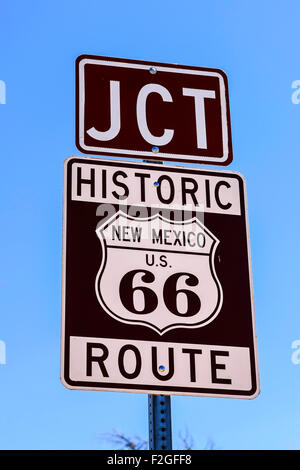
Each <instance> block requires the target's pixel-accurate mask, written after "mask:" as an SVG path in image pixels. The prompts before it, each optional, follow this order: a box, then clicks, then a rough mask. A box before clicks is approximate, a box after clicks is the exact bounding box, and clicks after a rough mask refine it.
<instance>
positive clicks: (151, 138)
mask: <svg viewBox="0 0 300 470" xmlns="http://www.w3.org/2000/svg"><path fill="white" fill-rule="evenodd" d="M150 93H158V94H159V95H160V96H161V97H162V99H163V101H168V102H172V101H173V100H172V96H171V95H170V93H169V91H168V90H167V89H166V88H165V87H163V86H162V85H157V84H156V83H149V84H148V85H145V86H143V88H142V89H141V90H140V92H139V94H138V97H137V103H136V115H137V123H138V126H139V130H140V133H141V134H142V136H143V137H144V139H145V140H146V141H147V142H149V144H152V145H166V144H168V143H169V142H170V141H171V140H172V138H173V135H174V131H173V129H164V133H163V135H162V136H161V137H156V136H155V135H153V134H151V132H150V130H149V127H148V124H147V115H146V101H147V98H148V96H149V95H150Z"/></svg>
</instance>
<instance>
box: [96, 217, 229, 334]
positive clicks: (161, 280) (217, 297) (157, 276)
mask: <svg viewBox="0 0 300 470" xmlns="http://www.w3.org/2000/svg"><path fill="white" fill-rule="evenodd" d="M97 235H98V237H99V239H100V242H101V246H102V262H101V266H100V268H99V272H98V275H97V278H96V294H97V297H98V300H99V302H100V304H101V306H102V307H103V308H104V309H105V311H106V312H107V313H108V314H109V315H111V316H112V317H114V318H115V319H117V320H119V321H121V322H124V323H135V324H140V325H144V326H147V327H149V328H152V329H154V330H156V331H157V332H158V333H159V334H160V335H163V334H164V333H165V332H166V331H169V330H171V329H173V328H178V327H181V328H195V327H200V326H204V325H206V324H208V323H210V322H211V321H213V320H214V318H216V316H217V315H218V313H219V311H220V308H221V306H222V299H223V295H222V288H221V285H220V282H219V280H218V278H217V275H216V272H215V267H214V255H215V251H216V248H217V245H218V243H219V240H217V238H216V237H215V236H214V235H213V234H212V233H211V232H210V231H209V230H208V229H207V228H206V227H205V226H204V225H203V224H202V223H201V222H200V220H198V219H197V218H196V217H193V218H190V219H188V220H184V221H171V220H168V219H166V218H165V217H163V216H161V215H160V214H159V213H157V214H155V215H153V216H151V217H147V218H143V219H141V218H135V217H132V216H129V215H128V214H125V213H124V212H122V211H118V212H117V213H116V214H115V215H114V216H113V217H111V218H110V219H109V220H108V221H106V222H105V224H104V225H102V226H100V227H98V228H97ZM174 292H175V296H174Z"/></svg>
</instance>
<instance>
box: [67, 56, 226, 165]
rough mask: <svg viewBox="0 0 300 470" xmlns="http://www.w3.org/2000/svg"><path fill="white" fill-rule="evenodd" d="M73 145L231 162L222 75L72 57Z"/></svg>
mask: <svg viewBox="0 0 300 470" xmlns="http://www.w3.org/2000/svg"><path fill="white" fill-rule="evenodd" d="M76 145H77V147H78V149H79V150H80V151H81V152H83V153H88V154H100V155H103V154H104V155H105V154H108V155H118V156H127V157H131V158H139V159H148V160H149V157H151V160H165V161H168V160H169V161H178V162H194V163H207V164H214V165H228V164H229V163H230V162H231V161H232V143H231V130H230V112H229V98H228V85H227V77H226V74H225V73H224V72H223V71H222V70H219V69H211V68H203V67H190V66H185V65H177V64H176V65H175V64H163V63H156V62H145V61H137V60H128V59H116V58H111V57H98V56H90V55H82V56H80V57H78V59H77V61H76Z"/></svg>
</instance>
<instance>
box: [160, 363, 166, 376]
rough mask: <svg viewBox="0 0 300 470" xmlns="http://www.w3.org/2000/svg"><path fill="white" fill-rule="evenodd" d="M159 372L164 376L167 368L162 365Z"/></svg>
mask: <svg viewBox="0 0 300 470" xmlns="http://www.w3.org/2000/svg"><path fill="white" fill-rule="evenodd" d="M158 371H159V372H160V373H161V374H163V373H164V372H166V368H165V366H163V365H160V366H159V367H158Z"/></svg>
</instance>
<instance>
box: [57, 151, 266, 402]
mask: <svg viewBox="0 0 300 470" xmlns="http://www.w3.org/2000/svg"><path fill="white" fill-rule="evenodd" d="M63 233H64V237H63V238H64V240H63V296H62V356H61V358H62V359H61V377H62V382H63V384H64V385H65V386H66V387H68V388H71V389H83V390H84V389H88V390H107V391H126V392H130V391H131V392H144V393H154V394H155V393H156V394H182V395H199V396H219V397H220V396H221V397H233V398H254V397H255V396H256V395H257V394H258V392H259V384H258V369H257V353H256V335H255V324H254V311H253V295H252V281H251V268H250V252H249V235H248V222H247V209H246V195H245V185H244V180H243V178H242V177H241V175H239V174H238V173H232V172H227V171H208V170H202V169H201V170H200V169H195V168H183V167H174V166H173V167H172V166H167V167H162V166H160V165H155V164H150V163H133V162H124V161H113V160H107V161H105V160H99V159H96V158H83V157H70V158H69V159H67V160H66V162H65V168H64V229H63Z"/></svg>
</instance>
